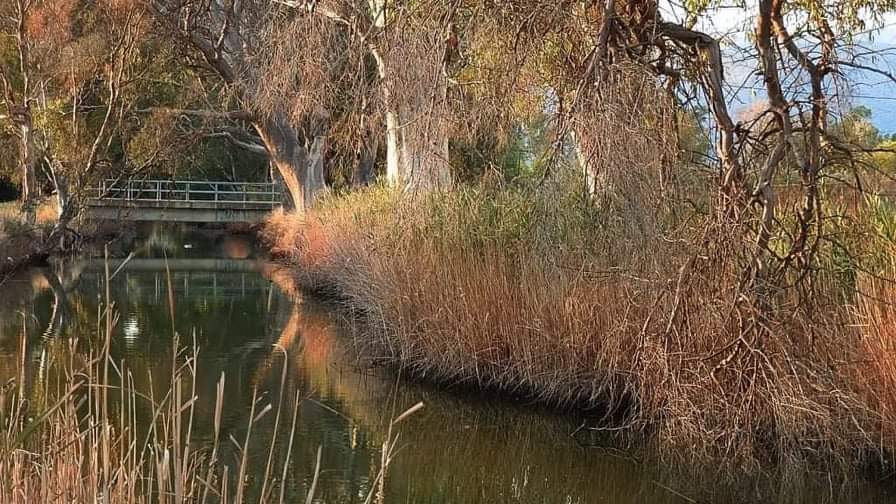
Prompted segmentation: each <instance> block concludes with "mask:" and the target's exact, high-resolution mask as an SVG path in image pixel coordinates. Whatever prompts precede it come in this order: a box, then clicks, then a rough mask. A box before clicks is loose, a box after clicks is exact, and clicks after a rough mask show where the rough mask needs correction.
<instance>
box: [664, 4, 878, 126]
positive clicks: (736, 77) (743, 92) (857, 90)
mask: <svg viewBox="0 0 896 504" xmlns="http://www.w3.org/2000/svg"><path fill="white" fill-rule="evenodd" d="M675 1H676V0H660V3H659V5H660V10H661V12H662V14H663V16H664V17H665V18H666V19H668V20H670V21H683V15H682V13H683V9H681V7H680V6H677V5H678V4H677V3H675ZM734 1H735V2H737V3H738V4H740V5H741V6H737V7H726V6H727V5H732V3H731V0H722V2H721V5H722V7H720V8H719V9H716V10H714V11H713V12H712V15H710V16H706V17H705V19H702V20H701V21H700V22H699V23H698V24H697V26H696V28H697V29H699V30H701V31H704V32H706V33H709V34H711V35H713V36H715V37H717V38H719V39H720V40H721V41H722V50H723V53H724V57H725V59H726V60H727V61H726V62H725V71H726V75H725V79H726V83H727V84H728V85H729V86H731V94H730V97H729V106H730V108H731V110H732V112H733V113H734V114H735V115H736V114H737V112H738V110H740V109H744V108H746V107H747V105H748V104H749V103H750V102H752V101H754V100H761V99H763V97H764V92H763V91H762V90H761V88H760V87H761V85H762V83H761V82H760V81H759V79H757V78H756V77H755V74H754V72H755V69H756V67H757V62H756V60H755V59H749V60H743V56H742V53H740V52H739V51H737V50H736V48H737V46H741V47H743V46H747V45H749V44H750V42H749V40H748V34H749V33H750V32H751V31H752V29H753V24H752V23H753V21H752V13H753V12H755V11H756V0H742V1H741V0H734ZM744 3H745V4H746V8H744V7H743V6H742V5H744ZM788 21H789V22H792V23H794V24H798V22H797V21H796V20H788ZM794 28H796V26H795V27H794ZM856 43H857V44H860V45H861V46H863V47H865V48H870V49H873V50H875V51H879V52H880V53H881V54H882V56H878V57H875V58H873V59H872V58H870V57H868V58H864V59H863V60H862V61H861V63H862V64H864V65H867V66H871V67H875V68H878V69H881V70H886V71H887V72H890V73H892V74H893V75H896V14H890V15H885V16H884V18H883V20H882V27H881V28H880V29H877V30H874V31H869V32H868V33H864V34H861V35H860V36H859V37H857V39H856ZM844 71H846V70H845V67H844ZM847 76H848V78H849V80H850V81H851V82H852V83H853V84H854V86H853V88H852V89H842V90H838V93H836V98H835V100H836V103H835V104H834V106H839V107H840V108H842V109H848V108H850V107H853V106H859V105H862V106H866V107H868V108H869V109H870V110H871V113H872V116H871V119H872V121H873V122H874V124H875V125H876V126H877V127H878V129H880V130H881V132H882V133H886V134H896V83H894V82H893V81H891V80H889V79H888V78H887V77H884V76H882V75H879V74H875V73H874V72H862V71H856V70H850V71H848V73H847Z"/></svg>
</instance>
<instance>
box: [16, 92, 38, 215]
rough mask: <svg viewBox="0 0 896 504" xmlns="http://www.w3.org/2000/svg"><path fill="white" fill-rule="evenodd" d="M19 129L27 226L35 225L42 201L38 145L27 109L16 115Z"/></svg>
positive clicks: (20, 168)
mask: <svg viewBox="0 0 896 504" xmlns="http://www.w3.org/2000/svg"><path fill="white" fill-rule="evenodd" d="M16 122H17V123H18V127H19V135H20V142H21V145H20V148H19V170H20V172H21V176H22V214H23V218H24V221H25V223H26V224H28V225H33V224H34V222H35V218H36V213H37V203H38V200H39V199H40V187H39V186H38V182H37V160H38V157H37V150H38V149H37V143H36V142H35V139H34V128H33V127H32V122H31V111H30V110H28V109H27V108H25V109H24V110H21V111H18V113H17V114H16Z"/></svg>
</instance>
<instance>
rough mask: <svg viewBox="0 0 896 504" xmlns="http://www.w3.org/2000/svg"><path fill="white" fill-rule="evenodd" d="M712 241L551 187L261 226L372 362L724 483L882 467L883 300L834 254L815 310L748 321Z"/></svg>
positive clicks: (784, 296)
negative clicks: (586, 426) (568, 411)
mask: <svg viewBox="0 0 896 504" xmlns="http://www.w3.org/2000/svg"><path fill="white" fill-rule="evenodd" d="M652 201H655V202H656V203H651V202H652ZM850 226H852V227H854V225H853V224H850ZM705 229H706V226H705V222H704V221H701V220H700V218H699V217H695V212H683V211H681V208H680V207H679V208H671V207H669V206H667V205H665V204H664V203H663V199H662V198H656V199H639V198H637V197H623V198H621V199H619V200H611V201H604V202H601V203H600V204H597V205H595V204H594V203H593V202H590V201H588V200H586V199H585V198H584V197H583V196H581V195H579V194H578V193H577V192H576V191H573V190H569V189H568V187H567V186H566V185H564V184H548V185H547V186H542V187H529V186H526V185H517V186H514V187H505V186H501V185H498V186H496V187H477V188H461V189H459V190H457V191H455V192H453V193H449V194H435V195H428V196H424V197H420V198H417V199H407V198H402V197H400V196H399V195H398V194H396V193H395V192H392V191H389V190H388V189H383V188H373V189H369V190H367V191H364V192H361V193H356V194H351V195H348V196H346V197H342V198H333V199H330V200H328V201H326V202H324V203H323V204H322V205H321V206H320V207H319V208H318V209H316V210H315V211H314V212H313V213H311V214H310V215H308V216H307V217H305V218H300V217H297V216H292V215H286V214H277V215H274V216H273V217H272V218H271V219H270V220H269V222H268V224H267V230H266V236H267V240H268V241H269V243H270V244H271V248H272V250H273V252H274V253H275V254H277V255H278V256H279V257H280V258H282V259H283V260H285V261H288V262H290V263H291V264H293V265H295V272H296V275H297V277H298V279H299V281H300V283H301V284H302V285H303V286H304V287H305V288H306V289H310V290H314V291H318V292H322V293H324V294H327V295H330V296H332V297H333V298H334V299H335V300H336V301H337V302H338V304H339V305H340V306H341V307H342V308H343V309H345V311H346V312H347V313H349V314H351V315H352V316H353V318H354V319H355V320H356V321H358V322H359V323H360V327H361V329H362V330H361V331H360V334H361V335H362V336H361V337H360V338H359V343H360V345H361V349H362V351H364V352H365V354H366V355H367V356H369V357H371V358H373V359H375V360H379V361H381V362H383V363H386V364H389V365H394V366H397V367H400V368H403V369H405V370H407V371H409V372H411V373H413V374H414V375H416V376H417V377H420V378H423V379H426V380H433V381H437V382H441V383H447V384H465V385H469V386H474V387H479V388H484V389H492V390H500V391H503V392H504V393H508V394H514V395H516V394H518V395H523V396H526V397H530V398H534V399H537V400H539V401H543V402H546V403H549V404H553V405H556V406H560V407H577V408H582V407H584V408H593V409H594V410H595V411H600V412H604V413H606V417H605V421H604V427H610V428H613V429H617V428H618V429H619V432H624V433H628V434H630V435H633V436H635V437H636V438H637V439H641V440H646V441H648V442H649V443H651V444H654V445H656V446H658V447H659V448H660V449H661V451H662V452H663V453H666V454H683V455H685V456H687V457H693V458H698V459H704V460H705V459H710V460H714V461H720V462H722V464H723V465H725V466H730V467H736V468H741V469H743V468H747V469H750V468H752V469H756V468H760V467H768V466H769V465H778V466H780V465H782V464H783V465H789V464H791V463H795V462H799V463H804V462H808V463H810V464H815V463H822V464H824V465H830V464H832V463H833V464H834V465H836V466H838V467H846V468H856V467H860V466H865V467H867V466H875V467H880V466H881V465H885V464H886V463H887V457H888V456H889V454H891V453H892V452H893V450H894V448H896V429H894V425H896V423H894V422H896V361H894V355H896V354H894V346H893V342H894V337H896V331H894V325H893V323H894V322H896V308H894V307H893V306H891V305H890V304H889V303H887V302H886V300H887V299H891V298H892V295H893V294H894V292H893V291H894V287H893V286H892V284H891V283H889V282H886V281H883V280H872V278H873V277H872V275H868V274H862V273H858V272H857V271H859V270H857V269H856V268H855V267H853V268H851V269H850V268H847V267H845V266H843V263H844V261H843V260H841V259H838V258H837V256H836V254H833V253H831V252H830V251H827V252H824V253H823V254H822V256H823V261H826V262H827V263H831V264H838V265H839V266H837V267H836V268H834V267H833V266H832V267H831V268H830V271H829V272H819V273H817V274H815V275H813V277H812V282H811V286H810V287H800V289H803V288H807V289H811V291H812V294H811V296H804V295H801V294H799V293H794V292H793V290H792V289H791V290H782V291H781V292H780V293H778V292H774V293H772V294H770V296H769V298H770V299H771V303H770V304H769V305H768V306H763V307H761V316H753V317H745V315H744V314H745V313H747V314H748V315H749V314H750V310H755V311H756V312H758V311H759V310H760V309H759V308H758V307H749V306H748V307H747V308H744V307H743V306H742V304H741V302H740V300H739V299H740V298H739V296H740V291H739V285H740V280H741V279H740V278H739V276H738V270H737V268H735V267H733V266H732V264H736V261H737V257H734V258H732V257H731V254H734V252H731V249H733V248H735V245H736V241H737V240H738V237H737V235H736V234H732V235H730V236H726V237H725V239H724V240H719V241H718V243H717V244H712V245H705V242H706V240H705V239H704V240H703V241H702V242H701V233H704V235H703V236H705V233H706V232H705ZM694 243H701V246H700V247H699V248H697V247H695V246H694V245H691V244H694ZM869 254H870V253H869ZM876 254H877V256H878V259H877V264H878V266H879V267H880V268H883V269H885V270H887V272H889V273H893V269H892V267H890V266H888V265H887V264H886V262H887V260H886V257H887V255H886V253H885V254H880V253H876ZM871 255H873V254H871ZM846 262H848V261H846ZM860 291H861V292H863V293H864V294H866V295H865V296H859V295H857V292H860ZM806 299H810V300H811V302H806Z"/></svg>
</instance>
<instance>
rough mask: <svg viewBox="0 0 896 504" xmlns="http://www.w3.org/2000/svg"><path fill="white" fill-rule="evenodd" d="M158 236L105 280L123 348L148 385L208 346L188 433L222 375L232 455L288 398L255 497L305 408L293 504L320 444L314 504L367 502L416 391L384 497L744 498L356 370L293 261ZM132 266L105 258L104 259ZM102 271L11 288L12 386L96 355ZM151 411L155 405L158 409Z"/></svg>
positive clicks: (50, 378) (527, 421)
mask: <svg viewBox="0 0 896 504" xmlns="http://www.w3.org/2000/svg"><path fill="white" fill-rule="evenodd" d="M148 236H149V238H148V239H147V240H145V241H144V242H142V243H140V244H138V247H137V248H136V250H139V251H140V252H139V253H138V254H137V255H135V257H134V258H133V259H131V260H130V261H128V262H127V264H125V265H124V267H123V268H121V270H120V271H119V272H118V273H117V274H116V275H115V276H114V278H112V280H111V282H110V284H109V289H110V293H111V296H112V299H113V300H114V302H115V306H116V307H117V309H118V311H119V313H120V318H119V321H118V324H117V325H116V327H115V334H114V337H113V339H112V349H111V352H112V356H113V358H114V359H115V360H116V361H117V362H123V363H124V364H123V366H124V367H125V368H126V369H127V370H128V371H129V372H130V374H131V375H132V376H133V380H134V387H135V388H136V389H138V391H139V392H140V393H143V394H146V395H150V396H151V395H155V396H158V395H160V394H162V393H163V391H165V390H168V389H169V388H170V386H171V384H172V383H171V380H172V375H171V363H172V361H176V360H177V359H178V358H180V357H181V356H179V355H177V353H176V344H175V341H174V339H175V338H174V336H173V335H172V327H173V328H174V331H175V332H176V333H177V334H178V335H179V339H180V344H181V345H182V346H183V351H184V352H187V353H192V352H197V355H198V357H197V370H196V393H197V409H196V415H195V420H194V440H195V441H194V442H195V443H196V444H197V446H198V447H200V448H201V447H202V446H207V445H208V444H210V443H211V442H212V440H213V437H214V421H215V419H214V415H215V405H216V397H217V396H216V390H217V387H218V383H219V381H220V380H221V377H222V375H224V376H225V378H224V382H223V390H224V394H223V395H224V398H225V409H224V417H223V418H222V422H221V425H222V434H221V437H220V439H222V440H225V442H224V443H223V445H222V446H223V447H224V450H223V452H222V457H223V460H225V461H226V462H228V463H230V464H232V465H233V466H236V464H237V461H238V459H239V458H240V457H241V456H242V454H241V452H240V451H239V450H238V449H237V448H236V444H235V443H232V442H229V440H230V439H233V440H237V441H239V442H240V443H241V442H242V440H243V439H244V438H245V436H246V429H247V425H248V424H249V420H250V411H251V408H252V401H253V391H257V392H255V393H256V394H257V397H258V398H259V401H260V402H259V404H262V403H265V404H266V403H271V404H273V406H274V409H273V410H272V411H277V410H278V408H280V411H282V412H283V415H284V416H285V417H284V418H281V419H280V421H279V422H277V421H276V420H277V419H276V415H275V414H274V413H269V414H267V415H266V416H264V417H263V418H262V419H261V420H260V421H259V422H258V423H256V424H255V425H254V426H253V427H252V429H253V432H252V438H251V439H252V441H251V443H250V444H249V446H248V452H247V454H246V455H247V457H248V458H249V460H250V465H249V467H251V468H253V470H254V471H255V472H254V473H252V474H249V475H248V483H249V485H248V488H249V491H248V495H249V497H248V498H247V501H252V500H253V499H254V501H256V502H257V500H258V492H259V488H258V485H257V484H256V483H257V481H259V480H261V479H263V473H264V471H265V468H266V467H267V464H268V460H267V459H268V456H269V453H270V447H271V446H272V445H274V446H276V449H275V451H274V454H273V456H274V458H276V459H279V460H277V461H276V463H275V467H282V465H283V462H284V461H285V459H286V456H287V446H286V443H284V442H282V440H284V439H288V438H289V425H290V421H291V412H292V411H296V413H297V415H298V416H297V430H296V435H295V442H294V444H293V447H292V451H291V457H290V460H288V463H287V464H286V467H287V473H286V476H287V477H286V480H285V485H286V487H287V497H289V500H288V501H289V502H296V501H300V500H303V499H304V496H305V494H306V493H307V491H308V489H309V487H310V485H311V480H312V478H313V473H314V466H315V461H316V455H317V449H318V447H319V446H320V447H322V453H323V457H322V464H321V471H320V475H319V479H320V481H319V482H318V487H317V492H316V497H317V499H316V502H326V503H361V502H364V501H365V498H366V496H367V494H368V493H369V492H370V489H371V485H372V482H373V481H374V480H375V478H376V475H377V472H378V470H379V462H380V450H381V447H382V443H383V442H384V440H385V438H386V435H387V430H388V425H389V421H390V419H391V418H393V417H394V416H395V415H396V414H398V413H400V412H401V411H404V409H406V408H407V407H409V406H411V405H413V404H415V403H417V402H418V401H423V402H424V403H425V404H426V407H425V408H424V409H423V410H422V411H421V412H419V413H417V414H416V415H414V416H413V417H412V419H411V420H410V421H407V422H405V423H403V424H402V426H401V429H400V436H399V440H398V442H399V446H400V447H401V448H400V451H399V453H398V455H397V457H396V459H395V461H394V462H393V463H392V465H391V466H390V467H389V471H388V477H387V480H386V489H385V490H386V491H385V497H386V498H385V501H384V502H386V503H393V502H394V503H421V504H429V503H431V504H436V503H439V504H441V503H446V504H447V503H570V504H572V503H598V502H608V503H635V502H650V503H678V502H692V501H693V500H695V499H697V500H700V501H702V502H707V501H708V502H744V501H745V499H744V497H743V494H738V493H736V492H734V493H732V492H731V491H729V490H722V489H714V488H712V486H711V485H710V486H707V485H706V484H701V485H699V486H697V485H694V484H691V483H689V482H687V481H686V480H682V479H680V478H678V479H676V476H675V474H676V473H677V471H676V470H675V468H669V467H664V466H663V465H662V464H659V463H649V464H648V463H643V462H641V463H639V462H636V461H635V460H634V458H633V457H631V456H630V454H629V453H627V452H624V451H619V450H615V449H612V448H605V449H594V448H592V449H588V448H583V447H582V446H581V445H579V444H578V443H577V442H576V441H575V440H574V439H573V438H571V437H570V435H569V433H570V432H572V431H573V430H575V429H576V427H577V426H578V424H579V422H578V421H577V420H576V419H573V418H566V417H562V416H558V415H552V414H549V413H547V412H543V411H539V410H537V409H533V408H529V407H524V406H520V405H515V404H512V403H509V402H505V401H495V400H490V399H489V398H487V397H482V396H469V395H465V394H451V393H447V392H444V391H440V390H436V389H434V388H431V387H427V386H420V385H415V384H410V383H403V382H402V381H401V380H399V379H398V378H397V377H396V376H394V375H393V374H390V373H388V372H385V371H382V370H372V369H368V368H365V367H364V366H362V365H359V363H358V362H359V361H358V360H357V359H356V358H355V357H353V355H352V353H351V351H350V350H349V346H350V344H351V338H352V334H351V332H350V331H348V330H346V328H345V326H344V325H343V324H341V323H340V321H339V319H338V318H336V317H334V316H333V314H332V313H331V312H330V311H329V310H328V309H327V308H326V307H325V306H323V305H321V304H318V303H316V302H315V301H314V300H312V299H307V298H303V297H302V296H301V294H299V293H297V292H296V291H295V288H294V286H293V285H291V283H290V281H289V280H290V276H289V275H288V273H286V272H284V271H283V270H280V269H278V268H276V267H273V266H272V265H269V264H266V263H264V262H263V261H261V260H257V259H254V258H253V257H254V245H253V244H252V243H251V241H248V240H246V239H245V238H234V237H227V238H226V239H225V238H222V237H214V236H210V235H200V236H194V235H191V234H189V233H186V232H182V231H179V232H174V233H169V234H165V232H164V230H162V231H159V230H158V229H155V230H154V231H153V232H152V233H150V234H149V235H148ZM241 240H242V241H241ZM120 265H121V261H120V260H113V261H110V263H109V269H110V271H116V270H118V266H120ZM105 268H106V264H105V262H104V261H103V260H101V259H98V258H96V257H94V258H91V257H86V258H84V259H82V260H80V261H75V262H71V263H65V264H58V265H55V267H54V268H49V269H43V270H33V271H29V272H26V273H25V274H23V275H20V276H19V277H17V278H15V279H13V280H10V281H9V283H7V284H6V285H4V286H3V288H2V290H0V383H2V382H5V381H6V380H7V379H9V378H12V377H19V376H23V375H24V379H25V384H26V389H27V390H28V393H29V394H30V400H31V401H32V402H33V403H35V404H38V405H39V404H41V403H47V402H49V401H50V397H51V396H52V395H53V391H54V390H59V389H61V388H64V387H63V385H62V383H63V382H64V380H65V377H64V376H62V374H61V372H60V371H59V369H58V368H59V366H58V364H59V363H60V362H64V361H65V359H77V358H79V356H80V358H86V357H84V356H85V355H86V354H87V351H88V350H89V349H90V348H91V346H93V345H97V344H99V343H100V342H101V341H102V338H101V337H100V336H98V334H100V333H101V331H100V329H99V328H98V327H97V320H99V317H98V311H99V310H100V306H101V303H100V300H101V299H102V298H103V296H104V293H105V289H106V285H105ZM169 278H170V280H171V281H170V283H169V281H168V279H169ZM169 292H170V295H169ZM169 299H170V300H171V301H169ZM171 304H173V305H174V320H173V321H172V318H171V307H170V305H171ZM23 331H24V332H25V333H26V334H27V338H25V339H24V340H23V338H22V337H21V335H22V333H23ZM284 376H285V379H283V377H284ZM297 395H298V396H300V397H301V400H300V401H299V403H298V404H296V403H295V401H294V398H295V397H296V396H297ZM144 414H145V415H146V416H147V417H148V416H150V415H151V412H150V410H149V408H147V409H146V411H145V412H144ZM286 417H289V418H286ZM146 421H147V422H149V421H150V419H149V418H147V420H146ZM275 424H277V427H276V428H275ZM275 437H276V438H277V440H278V443H274V442H273V441H274V438H275ZM670 474H671V476H670ZM835 494H836V492H835ZM825 495H828V496H829V495H830V491H829V490H828V489H825V488H823V487H820V488H818V487H815V486H811V485H810V486H808V487H805V488H803V487H801V488H800V490H799V491H797V492H795V493H793V494H788V495H787V496H781V498H780V499H779V500H778V501H779V502H821V501H824V500H831V501H837V500H838V499H836V498H831V497H828V498H827V499H826V498H825ZM851 495H854V497H851V498H850V499H849V501H850V502H868V503H872V502H893V500H892V496H889V497H890V498H889V499H888V498H887V497H888V496H887V495H886V494H884V491H883V489H881V488H878V487H874V486H870V485H869V486H867V487H865V488H861V489H859V490H856V491H854V492H853V493H852V494H851Z"/></svg>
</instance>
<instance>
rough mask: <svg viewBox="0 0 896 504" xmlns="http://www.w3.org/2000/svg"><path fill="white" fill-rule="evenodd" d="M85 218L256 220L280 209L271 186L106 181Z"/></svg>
mask: <svg viewBox="0 0 896 504" xmlns="http://www.w3.org/2000/svg"><path fill="white" fill-rule="evenodd" d="M92 193H93V194H92V197H91V198H89V199H88V201H87V212H88V216H90V217H93V218H96V219H114V220H131V221H174V222H259V221H261V220H262V219H264V216H265V215H267V213H268V212H270V211H271V210H273V209H274V208H276V207H278V206H280V195H281V192H280V190H279V188H278V187H277V185H276V184H274V183H271V182H225V181H209V180H117V181H116V180H106V181H104V182H103V183H102V185H101V186H100V187H96V188H94V189H93V191H92Z"/></svg>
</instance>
